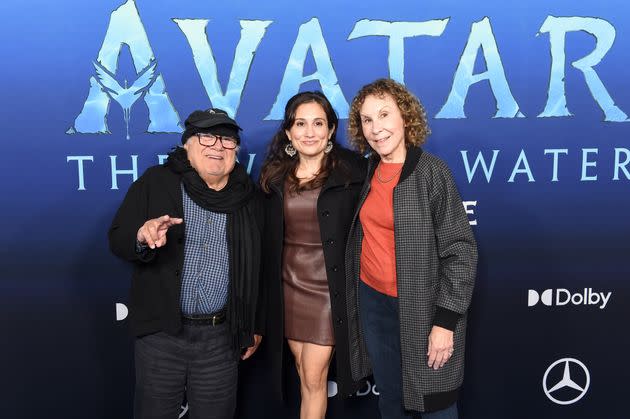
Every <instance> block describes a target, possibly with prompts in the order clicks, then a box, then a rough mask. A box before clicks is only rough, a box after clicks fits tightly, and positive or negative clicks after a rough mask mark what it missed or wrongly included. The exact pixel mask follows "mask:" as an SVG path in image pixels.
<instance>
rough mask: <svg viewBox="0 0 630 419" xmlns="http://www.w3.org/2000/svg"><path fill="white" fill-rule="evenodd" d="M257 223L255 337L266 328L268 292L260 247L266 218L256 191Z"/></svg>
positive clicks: (261, 199)
mask: <svg viewBox="0 0 630 419" xmlns="http://www.w3.org/2000/svg"><path fill="white" fill-rule="evenodd" d="M256 198H257V204H258V205H257V221H258V225H259V226H260V232H261V234H262V237H261V240H260V247H261V248H260V249H259V251H260V255H261V260H260V264H259V267H258V300H257V302H256V321H255V322H254V332H255V333H256V334H257V335H265V332H266V327H267V301H268V296H267V294H268V290H267V282H266V280H265V275H264V272H265V269H264V264H265V259H264V258H263V257H262V253H263V252H262V246H263V242H264V240H262V238H264V237H265V236H264V234H265V219H266V217H265V216H264V206H263V196H262V192H260V191H258V193H257V197H256Z"/></svg>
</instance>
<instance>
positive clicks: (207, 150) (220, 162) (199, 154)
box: [184, 135, 238, 183]
mask: <svg viewBox="0 0 630 419" xmlns="http://www.w3.org/2000/svg"><path fill="white" fill-rule="evenodd" d="M184 149H186V152H187V153H188V160H190V164H191V166H192V167H193V168H194V169H195V170H196V171H197V173H199V176H201V178H202V179H203V180H205V181H206V183H207V182H208V181H210V182H212V183H220V182H222V181H227V178H228V176H229V175H230V172H231V171H232V170H233V169H234V165H235V163H236V153H237V151H238V147H237V148H235V149H233V150H228V149H226V148H224V147H223V144H222V142H221V141H217V142H216V143H214V145H212V146H203V145H201V143H200V142H199V137H198V136H197V135H193V136H192V137H190V138H188V140H187V141H186V143H185V144H184Z"/></svg>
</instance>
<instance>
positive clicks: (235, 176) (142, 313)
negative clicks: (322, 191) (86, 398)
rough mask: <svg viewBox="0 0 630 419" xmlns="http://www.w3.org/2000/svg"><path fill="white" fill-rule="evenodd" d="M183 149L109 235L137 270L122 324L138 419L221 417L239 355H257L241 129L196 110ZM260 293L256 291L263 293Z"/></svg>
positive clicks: (125, 208)
mask: <svg viewBox="0 0 630 419" xmlns="http://www.w3.org/2000/svg"><path fill="white" fill-rule="evenodd" d="M185 128H186V130H185V132H184V133H183V135H182V143H183V147H178V148H176V149H175V150H174V151H173V152H171V153H170V154H169V156H168V160H167V161H166V163H165V164H164V165H161V166H154V167H151V168H149V169H148V170H147V171H146V172H145V173H144V174H143V175H142V176H141V177H140V178H139V179H138V180H137V181H136V182H134V183H133V185H131V187H130V188H129V191H128V192H127V195H126V196H125V199H124V201H123V203H122V205H121V206H120V209H119V210H118V212H117V213H116V216H115V218H114V221H113V222H112V225H111V228H110V230H109V243H110V248H111V250H112V252H113V253H114V254H116V255H117V256H119V257H121V258H123V259H126V260H129V261H132V262H133V263H134V270H133V277H132V283H131V297H130V310H129V321H130V324H131V330H132V333H133V334H134V335H135V336H137V339H136V341H135V362H136V392H135V403H134V411H135V417H136V418H170V419H176V418H177V417H178V414H179V410H180V406H181V402H182V399H183V397H184V392H185V393H186V397H187V399H188V406H189V415H190V418H191V419H196V418H202V417H203V418H204V419H207V418H230V417H232V416H233V415H234V409H235V403H236V381H237V364H238V356H239V355H241V358H242V359H247V358H248V357H249V356H251V355H252V354H253V353H254V351H256V348H257V347H258V345H259V343H260V340H261V337H260V333H261V328H262V326H261V327H258V325H262V324H264V319H262V316H257V315H256V311H257V310H258V312H261V311H262V310H261V309H262V307H261V304H258V305H257V300H258V293H259V287H258V276H259V265H260V231H261V222H262V221H261V220H262V218H261V207H260V200H259V195H258V193H257V192H256V188H255V186H254V183H253V182H252V181H251V179H250V178H249V176H248V175H247V172H246V171H245V169H244V168H243V167H242V166H241V165H239V164H238V163H237V162H236V154H237V152H238V149H239V144H240V137H239V131H240V127H239V126H238V125H237V124H236V122H235V121H234V120H233V119H232V118H230V117H229V116H228V115H227V114H226V113H225V112H224V111H222V110H220V109H209V110H207V111H194V112H193V113H192V114H190V116H189V117H188V118H187V119H186V122H185ZM261 291H262V287H261Z"/></svg>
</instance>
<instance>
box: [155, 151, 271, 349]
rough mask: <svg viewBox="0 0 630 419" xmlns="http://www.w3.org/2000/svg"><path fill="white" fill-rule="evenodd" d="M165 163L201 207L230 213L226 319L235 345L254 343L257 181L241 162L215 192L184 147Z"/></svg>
mask: <svg viewBox="0 0 630 419" xmlns="http://www.w3.org/2000/svg"><path fill="white" fill-rule="evenodd" d="M166 166H167V167H169V168H170V169H171V170H172V171H173V172H174V173H176V174H178V175H180V176H181V177H182V182H183V183H184V188H185V190H186V193H187V194H188V196H190V198H191V199H192V200H193V201H194V202H195V203H196V204H197V205H199V206H200V207H202V208H204V209H207V210H210V211H213V212H219V213H224V214H227V240H228V250H229V257H230V261H229V263H230V274H229V275H230V287H229V290H230V292H229V296H228V303H227V313H226V316H227V317H226V318H227V321H228V323H229V325H230V331H231V332H232V337H233V339H234V340H233V342H232V343H233V348H234V350H236V351H238V350H240V349H241V348H245V347H248V346H251V345H252V343H253V340H252V335H253V331H254V316H255V315H256V310H255V308H256V302H257V299H258V275H259V266H260V243H261V234H260V228H259V226H258V224H257V222H256V218H257V216H258V215H259V214H256V211H257V210H258V206H256V205H255V203H253V205H250V202H252V200H255V196H256V187H255V186H254V182H253V181H252V180H251V179H250V177H249V175H248V174H247V172H246V171H245V169H244V168H243V166H241V165H240V164H239V163H236V165H235V166H234V170H232V172H231V173H230V176H229V178H228V182H227V184H226V185H225V187H224V188H223V189H221V190H220V191H215V190H214V189H211V188H209V187H208V185H207V184H206V182H205V181H204V180H203V179H201V176H199V174H198V173H197V171H196V170H195V169H194V168H193V167H192V166H191V165H190V161H189V160H188V154H187V153H186V150H185V149H184V148H182V147H177V148H175V149H174V150H173V151H172V152H171V153H169V155H168V159H167V160H166Z"/></svg>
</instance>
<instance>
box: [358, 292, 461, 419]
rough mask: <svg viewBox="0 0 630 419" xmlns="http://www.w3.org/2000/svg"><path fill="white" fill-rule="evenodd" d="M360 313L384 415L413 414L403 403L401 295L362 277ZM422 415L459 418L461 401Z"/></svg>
mask: <svg viewBox="0 0 630 419" xmlns="http://www.w3.org/2000/svg"><path fill="white" fill-rule="evenodd" d="M359 282H360V283H359V316H360V321H361V330H362V331H363V335H364V337H365V345H366V346H367V351H368V356H369V358H370V363H371V364H372V371H373V373H374V381H375V384H376V388H377V390H378V392H379V398H378V408H379V411H380V412H381V417H382V418H383V419H399V418H411V417H413V415H412V412H406V411H405V408H404V404H403V388H402V361H401V356H400V320H399V317H398V299H397V298H395V297H390V296H388V295H385V294H381V293H380V292H378V291H376V290H374V289H372V288H371V287H370V286H368V285H366V284H364V283H363V281H359ZM421 416H422V419H457V403H454V404H453V405H451V406H449V407H447V408H446V409H444V410H439V411H437V412H429V413H422V415H421Z"/></svg>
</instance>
